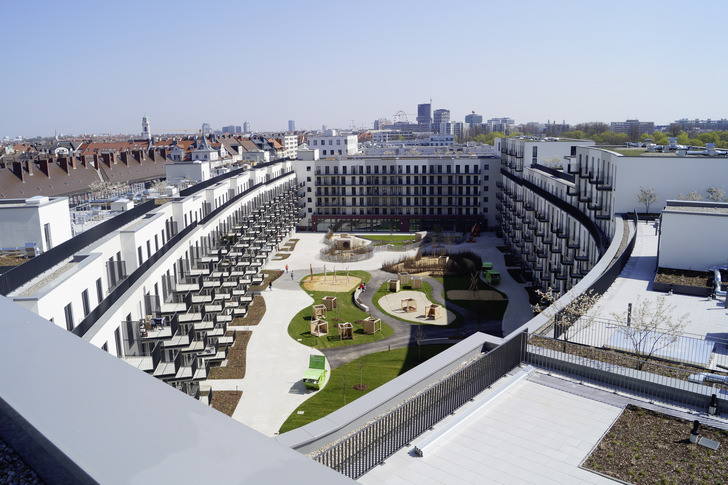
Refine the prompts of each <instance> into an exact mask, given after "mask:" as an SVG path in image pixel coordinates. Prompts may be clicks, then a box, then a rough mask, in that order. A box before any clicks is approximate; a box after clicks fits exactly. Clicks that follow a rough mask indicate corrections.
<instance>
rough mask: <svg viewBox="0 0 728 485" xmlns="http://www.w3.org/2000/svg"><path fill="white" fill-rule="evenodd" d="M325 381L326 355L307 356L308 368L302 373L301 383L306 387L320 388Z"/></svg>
mask: <svg viewBox="0 0 728 485" xmlns="http://www.w3.org/2000/svg"><path fill="white" fill-rule="evenodd" d="M325 382H326V357H324V356H323V355H311V356H309V358H308V369H307V370H306V372H304V374H303V385H304V386H306V387H307V388H308V389H321V386H323V385H324V383H325Z"/></svg>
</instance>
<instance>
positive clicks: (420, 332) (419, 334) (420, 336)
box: [415, 325, 425, 362]
mask: <svg viewBox="0 0 728 485" xmlns="http://www.w3.org/2000/svg"><path fill="white" fill-rule="evenodd" d="M423 340H425V329H424V327H423V326H422V325H417V330H416V331H415V342H417V359H418V360H419V361H420V362H421V361H422V341H423Z"/></svg>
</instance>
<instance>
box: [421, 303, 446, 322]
mask: <svg viewBox="0 0 728 485" xmlns="http://www.w3.org/2000/svg"><path fill="white" fill-rule="evenodd" d="M441 315H442V307H441V306H440V305H429V306H428V307H427V311H426V312H425V318H432V319H433V320H437V319H438V318H440V316H441Z"/></svg>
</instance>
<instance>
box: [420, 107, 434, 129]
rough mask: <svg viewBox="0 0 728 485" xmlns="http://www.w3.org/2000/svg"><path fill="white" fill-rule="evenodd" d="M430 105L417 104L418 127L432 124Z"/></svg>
mask: <svg viewBox="0 0 728 485" xmlns="http://www.w3.org/2000/svg"><path fill="white" fill-rule="evenodd" d="M431 112H432V104H431V103H426V104H418V105H417V124H418V125H429V124H430V123H432V115H431V114H430V113H431Z"/></svg>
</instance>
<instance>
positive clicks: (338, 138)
mask: <svg viewBox="0 0 728 485" xmlns="http://www.w3.org/2000/svg"><path fill="white" fill-rule="evenodd" d="M308 147H309V148H312V149H318V150H319V153H320V155H321V158H333V157H345V156H350V155H355V154H357V153H358V151H359V140H358V138H357V136H356V135H339V134H338V133H337V132H336V130H327V131H326V132H325V133H324V134H323V135H310V136H309V137H308Z"/></svg>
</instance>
